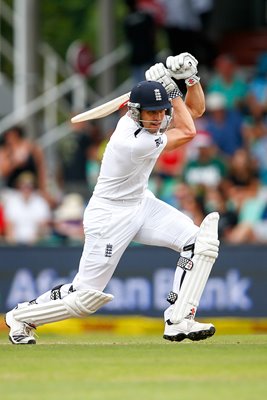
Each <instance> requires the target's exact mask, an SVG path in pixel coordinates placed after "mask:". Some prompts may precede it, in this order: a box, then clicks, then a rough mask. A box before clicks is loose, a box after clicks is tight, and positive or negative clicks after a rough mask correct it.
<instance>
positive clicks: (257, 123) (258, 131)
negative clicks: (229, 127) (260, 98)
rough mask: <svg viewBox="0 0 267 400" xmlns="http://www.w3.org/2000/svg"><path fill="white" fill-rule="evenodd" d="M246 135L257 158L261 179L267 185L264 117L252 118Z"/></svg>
mask: <svg viewBox="0 0 267 400" xmlns="http://www.w3.org/2000/svg"><path fill="white" fill-rule="evenodd" d="M246 135H247V137H248V142H249V147H250V153H251V156H252V157H253V159H254V160H255V163H256V167H257V169H258V171H259V179H260V182H261V184H262V185H265V186H266V185H267V157H266V154H267V124H266V123H265V122H264V119H263V117H260V118H257V119H252V120H251V122H250V124H247V127H246Z"/></svg>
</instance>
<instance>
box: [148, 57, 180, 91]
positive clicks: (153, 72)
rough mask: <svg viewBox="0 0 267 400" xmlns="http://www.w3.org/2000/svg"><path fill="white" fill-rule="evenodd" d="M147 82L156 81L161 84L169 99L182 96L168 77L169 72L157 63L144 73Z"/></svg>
mask: <svg viewBox="0 0 267 400" xmlns="http://www.w3.org/2000/svg"><path fill="white" fill-rule="evenodd" d="M145 76H146V80H147V81H156V82H159V83H161V84H162V86H163V87H164V88H165V90H166V92H167V93H168V95H169V97H170V98H171V99H174V98H175V97H178V96H181V97H182V96H183V95H182V92H181V91H180V90H179V88H178V86H177V84H176V83H175V82H174V80H173V79H171V77H170V72H169V71H168V70H167V68H165V66H164V65H163V64H162V63H157V64H155V65H153V66H152V67H150V68H149V69H148V70H147V71H146V73H145Z"/></svg>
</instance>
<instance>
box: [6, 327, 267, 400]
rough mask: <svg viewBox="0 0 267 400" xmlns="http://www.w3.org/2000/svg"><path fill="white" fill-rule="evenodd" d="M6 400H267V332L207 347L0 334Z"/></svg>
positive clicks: (224, 338) (215, 340)
mask: <svg viewBox="0 0 267 400" xmlns="http://www.w3.org/2000/svg"><path fill="white" fill-rule="evenodd" d="M0 361H1V362H0V396H1V399H3V400H11V399H12V400H13V399H14V400H15V399H19V400H24V399H25V400H26V399H27V400H31V399H34V400H54V399H56V400H58V399H64V400H76V399H77V400H87V399H88V400H113V399H114V400H115V399H116V400H120V399H122V400H163V399H164V400H165V399H169V398H172V399H181V400H194V399H196V400H202V399H203V400H204V399H205V400H214V399H215V400H221V399H223V400H232V399H237V400H257V399H262V398H267V397H266V396H267V335H265V334H264V335H263V334H262V335H260V334H259V335H231V336H230V335H215V336H214V337H212V338H210V339H207V340H205V341H202V342H191V341H183V342H181V343H172V342H168V341H164V340H163V339H161V337H160V336H159V335H153V336H144V335H142V336H129V335H128V336H126V335H124V336H123V335H115V334H108V335H107V334H104V333H93V334H92V333H88V334H87V333H86V334H82V335H69V336H66V335H64V336H63V335H54V336H52V335H47V334H42V335H41V337H40V338H39V339H38V344H37V345H36V346H33V345H32V346H14V345H11V344H9V343H8V341H7V337H6V335H4V334H3V333H1V335H0Z"/></svg>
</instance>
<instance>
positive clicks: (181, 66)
mask: <svg viewBox="0 0 267 400" xmlns="http://www.w3.org/2000/svg"><path fill="white" fill-rule="evenodd" d="M197 65H198V61H197V59H196V58H195V57H194V56H192V54H190V53H181V54H178V55H177V56H169V57H168V58H167V60H166V66H167V68H168V71H169V72H170V75H171V76H172V77H173V78H175V79H177V80H180V79H185V83H186V84H187V85H189V86H191V85H194V84H195V83H197V82H199V77H198V76H197V75H196V74H197Z"/></svg>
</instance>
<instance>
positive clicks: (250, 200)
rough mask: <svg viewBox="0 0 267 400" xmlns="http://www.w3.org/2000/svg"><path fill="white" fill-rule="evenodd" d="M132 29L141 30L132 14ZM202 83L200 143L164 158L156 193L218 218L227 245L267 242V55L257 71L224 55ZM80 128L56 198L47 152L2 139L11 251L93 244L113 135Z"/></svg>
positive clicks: (2, 212)
mask: <svg viewBox="0 0 267 400" xmlns="http://www.w3.org/2000/svg"><path fill="white" fill-rule="evenodd" d="M128 3H129V6H130V5H131V3H132V2H128ZM132 12H133V13H134V12H135V9H134V8H132ZM133 20H134V18H133ZM126 22H127V24H128V25H129V26H131V24H132V20H131V18H130V17H129V20H127V21H126ZM127 24H126V25H127ZM128 25H127V29H128V31H127V32H128V37H130V33H129V32H130V27H129V26H128ZM166 29H167V31H168V32H169V31H171V30H172V29H173V28H172V26H169V25H168V26H167V27H166ZM180 29H181V28H180ZM183 29H185V28H183ZM150 57H152V56H150ZM144 64H145V61H144ZM135 72H136V71H135ZM201 82H202V86H203V89H204V92H205V96H206V112H205V114H204V116H203V117H202V118H200V119H198V120H196V126H197V132H198V133H197V136H196V137H195V139H194V140H193V141H192V142H190V143H189V144H188V145H186V146H183V147H181V148H179V149H178V150H175V151H172V152H166V153H165V152H163V153H162V155H161V156H160V158H159V160H158V162H157V164H156V167H155V169H154V172H153V174H152V176H151V179H150V182H149V186H150V189H151V190H152V191H153V192H154V193H155V195H156V196H157V197H159V198H161V199H162V200H164V201H166V202H167V203H170V204H172V205H173V206H175V207H177V208H178V209H180V210H181V211H183V212H184V213H186V214H187V215H188V216H190V217H191V218H192V219H193V220H194V222H195V223H196V224H200V223H201V221H202V220H203V218H204V217H205V215H207V214H208V213H209V212H212V211H218V212H219V213H220V217H221V218H220V222H219V238H220V240H221V241H222V242H225V243H230V244H241V243H259V244H260V243H267V53H262V54H260V55H259V57H258V60H257V63H256V64H255V66H253V67H252V69H251V70H250V71H249V73H247V72H246V73H244V70H243V69H242V68H241V67H240V66H239V65H238V64H237V62H236V60H235V58H234V57H233V56H232V55H229V54H219V55H217V56H216V57H215V58H214V61H213V65H212V67H211V69H210V74H209V77H208V79H203V81H201ZM124 111H125V112H126V107H125V108H124ZM117 117H119V116H117ZM72 129H73V130H72V132H71V133H70V134H69V135H68V136H67V137H65V138H64V139H62V140H61V141H60V142H59V145H58V149H57V151H58V157H57V159H58V164H59V165H58V169H57V171H55V180H56V183H57V186H58V195H57V196H53V194H52V193H50V191H49V185H48V183H47V167H46V159H45V155H44V153H43V151H42V149H41V148H40V147H39V146H38V145H37V143H36V142H35V141H34V140H30V139H29V138H27V134H26V133H25V132H24V131H23V128H22V127H21V126H15V127H13V128H11V129H9V130H8V131H6V132H5V133H4V135H3V136H2V137H1V144H0V190H1V192H0V243H1V244H2V245H26V246H29V245H34V244H35V245H36V244H39V245H40V244H47V245H48V244H50V245H58V244H64V245H75V244H81V243H82V242H83V228H82V219H83V212H84V209H85V206H86V204H87V202H88V199H89V197H90V195H91V194H92V191H93V188H94V185H95V183H96V180H97V177H98V173H99V168H100V161H101V158H102V155H103V151H104V148H105V145H106V142H107V140H108V136H109V134H110V132H109V133H106V132H102V131H101V129H100V127H98V126H97V125H93V124H91V123H88V122H83V123H79V124H74V125H73V127H72Z"/></svg>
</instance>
